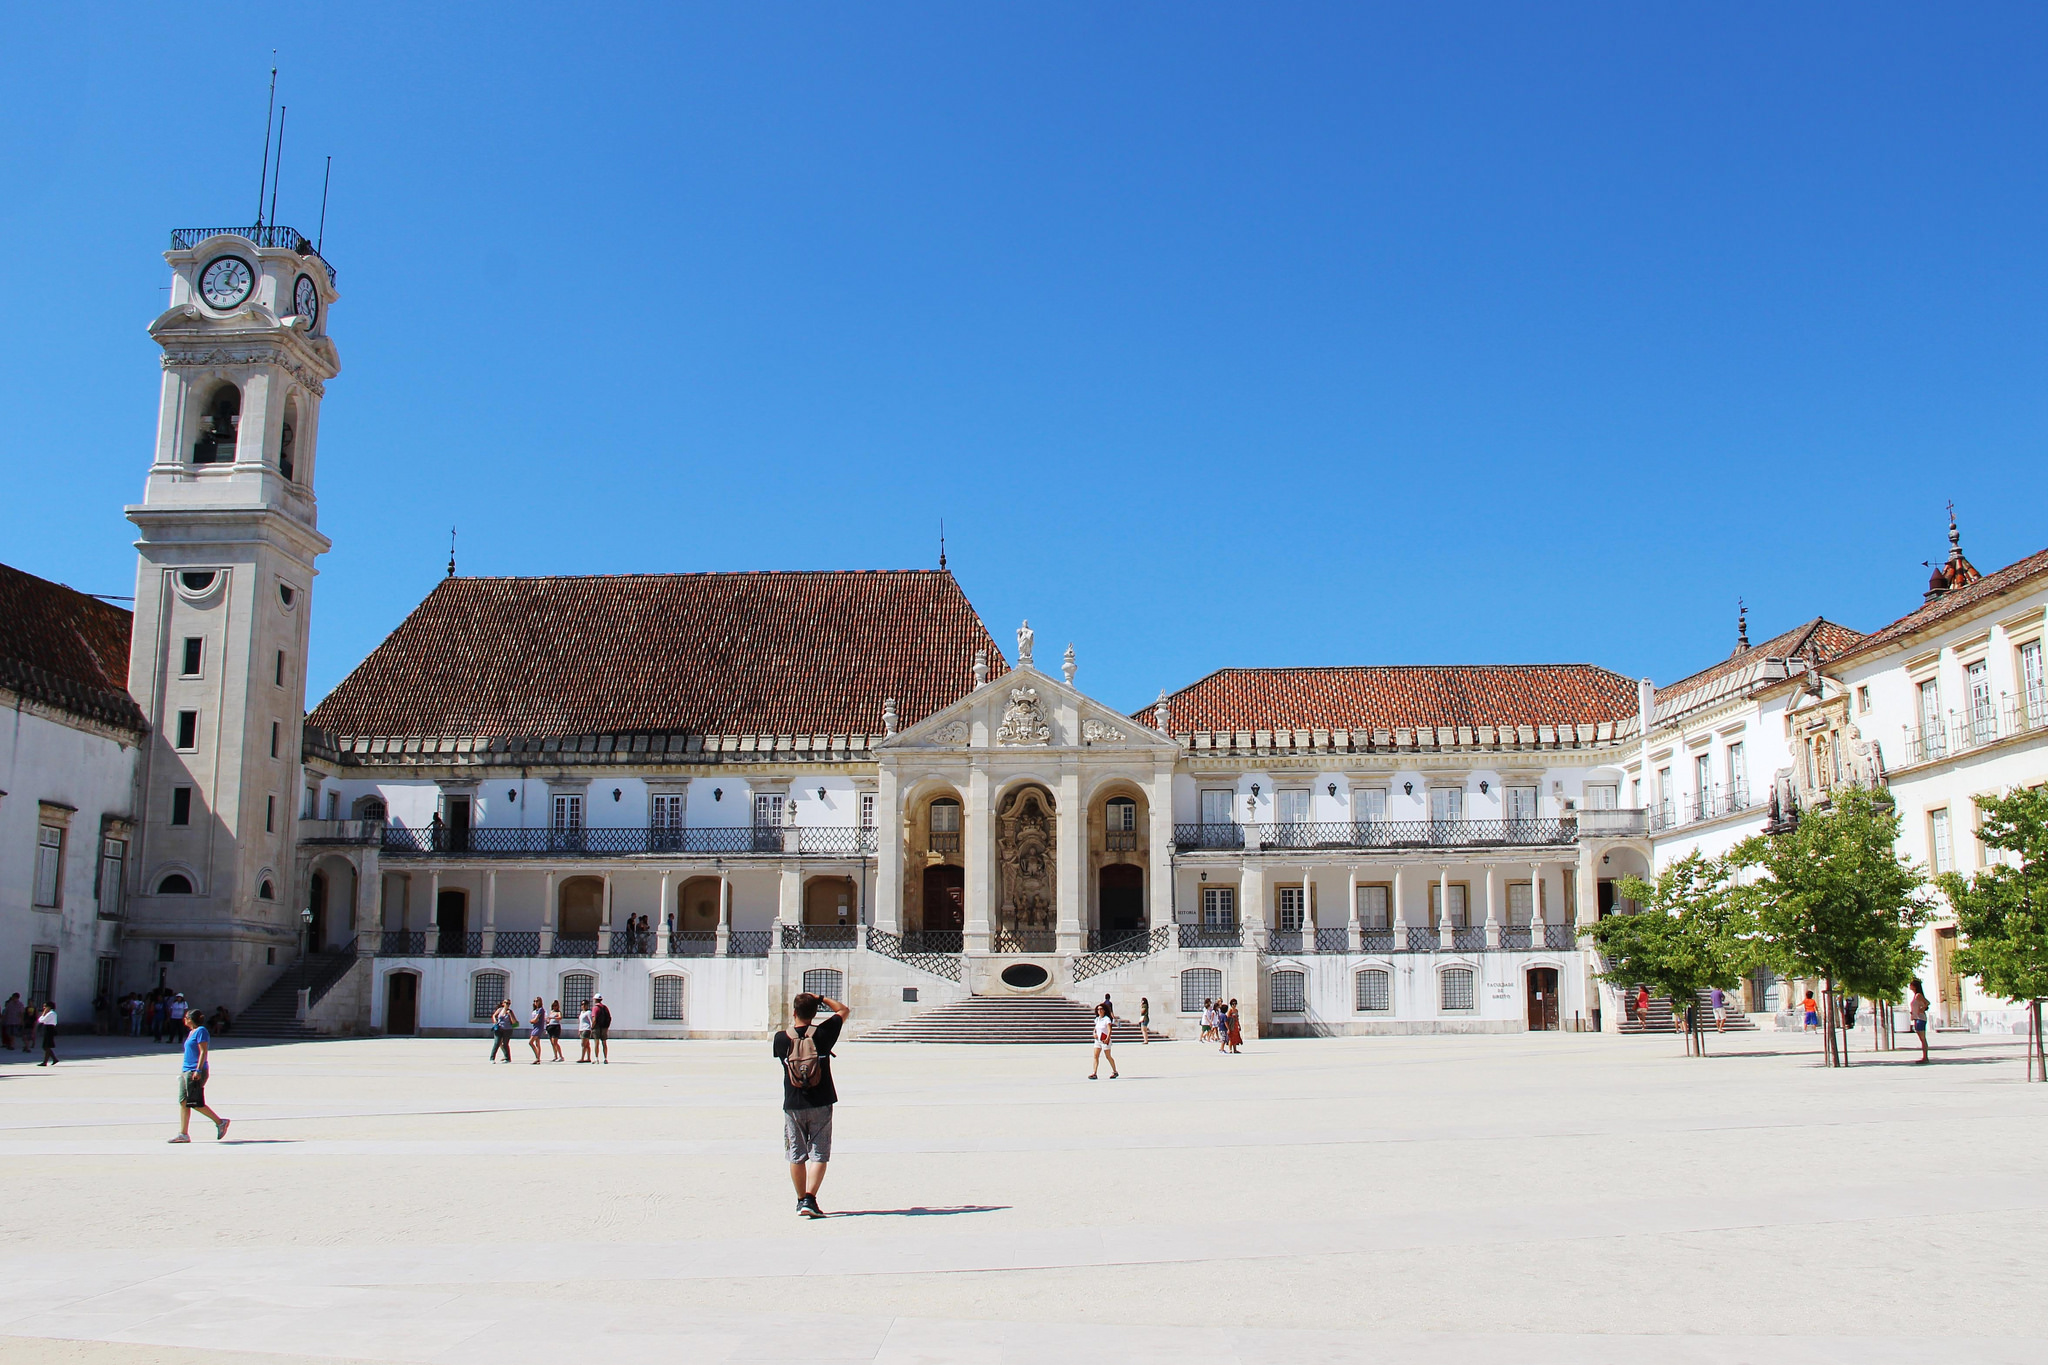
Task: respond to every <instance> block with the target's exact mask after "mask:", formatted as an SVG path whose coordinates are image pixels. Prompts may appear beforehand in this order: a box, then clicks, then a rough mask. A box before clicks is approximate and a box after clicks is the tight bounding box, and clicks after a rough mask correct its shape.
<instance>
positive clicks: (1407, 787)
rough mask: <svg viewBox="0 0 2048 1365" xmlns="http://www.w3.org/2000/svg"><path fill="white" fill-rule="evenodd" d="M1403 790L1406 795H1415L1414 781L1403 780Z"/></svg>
mask: <svg viewBox="0 0 2048 1365" xmlns="http://www.w3.org/2000/svg"><path fill="white" fill-rule="evenodd" d="M1401 791H1402V793H1403V794H1404V795H1407V796H1413V795H1415V784H1414V783H1413V782H1403V783H1402V784H1401Z"/></svg>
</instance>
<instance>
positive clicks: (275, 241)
mask: <svg viewBox="0 0 2048 1365" xmlns="http://www.w3.org/2000/svg"><path fill="white" fill-rule="evenodd" d="M223 233H227V234H231V235H233V236H236V237H242V238H246V239H247V240H248V241H249V243H250V244H251V245H253V246H259V247H265V248H271V247H277V248H282V249H283V250H285V251H296V252H298V253H299V254H300V255H301V256H311V257H312V258H313V259H314V260H316V261H318V262H320V264H321V265H322V266H323V267H324V268H325V269H326V271H327V283H328V284H329V285H332V284H333V283H334V282H335V275H334V264H333V262H331V261H329V260H328V259H327V258H326V257H325V256H322V255H321V254H320V252H319V250H318V249H317V248H316V247H315V246H314V245H313V242H312V240H311V239H310V238H308V237H307V236H306V234H305V233H303V232H301V231H299V230H298V229H297V228H292V227H285V226H283V225H281V224H277V223H258V224H256V225H254V226H253V227H219V228H172V229H171V250H173V251H184V250H186V249H187V248H189V247H195V246H198V245H199V244H200V243H201V242H203V241H205V240H206V239H207V238H208V237H218V236H221V235H222V234H223Z"/></svg>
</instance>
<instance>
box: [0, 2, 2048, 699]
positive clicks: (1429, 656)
mask: <svg viewBox="0 0 2048 1365" xmlns="http://www.w3.org/2000/svg"><path fill="white" fill-rule="evenodd" d="M596 8H597V7H588V6H579V7H574V10H575V12H569V11H567V10H565V9H563V8H562V7H552V8H548V9H540V8H535V7H530V6H523V5H510V6H504V7H500V8H499V9H498V10H497V11H496V12H495V13H492V14H490V15H488V16H483V15H480V14H479V13H476V12H473V11H475V9H476V7H465V11H466V12H460V13H456V12H447V13H439V14H436V13H433V12H427V11H423V10H422V9H421V8H419V7H416V6H413V5H404V6H391V7H388V8H385V9H383V10H381V12H380V11H379V10H378V8H377V7H374V6H371V5H351V6H348V7H346V8H345V9H342V10H334V11H329V10H323V9H321V8H319V7H305V6H299V7H291V6H284V7H276V6H273V7H268V8H263V7H259V8H255V9H248V8H244V9H239V10H236V11H234V12H233V13H232V15H229V14H228V13H227V12H225V11H223V12H221V13H219V14H201V13H199V12H197V11H188V10H180V9H177V8H175V7H171V8H165V7H161V6H152V7H147V8H144V7H140V6H136V7H130V8H127V9H120V10H116V9H109V8H104V7H66V6H40V7H25V6H14V7H11V8H10V9H9V10H8V11H7V14H6V16H5V18H4V20H0V53H4V55H0V62H4V67H0V69H4V71H5V80H4V81H0V130H4V146H0V156H4V157H5V164H4V166H0V187H4V192H0V240H4V244H5V249H6V259H8V260H10V261H11V262H13V270H12V272H11V275H12V280H13V284H12V287H11V288H10V290H9V291H8V294H7V298H8V303H7V305H6V309H5V314H4V317H5V321H6V324H7V325H6V326H5V327H4V328H0V404H4V410H5V412H6V415H7V420H6V421H4V422H0V453H4V455H5V468H6V469H7V470H8V471H9V477H10V480H11V486H10V496H9V497H7V498H6V499H5V500H4V503H0V560H4V561H5V562H7V563H10V564H14V565H16V566H19V567H21V568H24V569H27V570H29V571H31V572H34V573H38V574H42V575H44V576H46V577H51V578H56V579H59V580H62V581H64V582H67V583H70V584H72V585H74V586H76V587H79V588H83V589H87V590H91V591H101V592H112V593H128V592H132V591H133V590H134V589H133V586H132V585H133V581H134V567H133V553H132V550H131V549H130V541H131V540H132V528H131V527H130V526H129V525H128V523H127V522H126V521H125V520H124V519H123V518H122V516H121V510H120V509H121V507H122V505H123V504H124V503H126V502H129V501H133V500H134V499H136V498H137V497H139V495H140V492H141V487H142V477H143V471H144V468H145V466H146V463H147V459H148V453H149V449H150V442H151V436H152V430H153V421H154V413H155V406H156V401H157V384H158V368H157V363H156V354H157V353H156V350H155V347H154V346H153V344H152V343H151V342H150V341H149V339H148V337H147V336H146V335H145V333H144V330H143V329H144V326H145V324H146V323H147V322H148V321H149V319H150V318H151V317H152V316H153V315H154V314H155V312H156V311H157V310H158V309H159V308H160V307H161V305H162V302H163V299H164V294H163V292H162V287H163V285H164V283H165V280H166V271H165V269H164V266H163V262H162V260H161V257H160V256H159V254H158V253H159V252H160V251H161V250H162V249H163V247H164V246H165V245H166V234H167V232H168V230H169V229H171V228H173V227H179V226H198V225H212V224H221V223H240V222H247V221H249V220H250V219H251V218H252V217H253V214H254V207H255V196H256V181H257V171H258V162H259V158H260V153H261V142H262V133H263V101H264V87H265V83H266V80H267V70H268V67H269V65H270V49H271V48H272V47H273V46H274V47H276V48H277V49H279V58H278V60H279V63H280V65H281V66H282V68H283V73H282V75H281V77H280V81H279V90H280V96H281V98H282V99H283V100H284V101H285V102H286V103H288V104H289V106H290V109H291V113H290V119H289V124H288V132H287V141H286V147H285V170H284V183H283V193H282V198H281V200H280V203H279V207H280V214H279V216H280V218H281V219H282V220H283V221H286V222H289V223H292V224H295V225H297V226H299V227H300V228H301V229H302V230H306V231H311V230H312V229H313V227H314V223H315V219H316V218H317V216H318V211H319V188H320V186H319V180H320V166H321V158H322V157H323V156H324V155H326V154H329V153H332V154H333V156H334V158H335V163H334V191H333V202H332V206H331V209H330V212H329V215H328V222H327V246H328V249H329V255H330V256H331V257H332V259H333V260H334V262H335V263H336V265H337V266H338V268H339V270H340V272H341V276H340V283H341V288H342V291H343V298H342V301H341V302H340V303H339V304H338V305H337V306H336V307H335V309H334V311H333V315H332V321H333V331H334V335H335V337H336V340H337V342H338V344H339V346H340V349H341V353H342V357H343V363H344V371H343V374H342V376H341V377H340V378H339V379H338V380H337V381H335V382H334V383H333V384H331V385H330V386H329V388H328V399H327V404H326V409H325V414H324V419H323V426H324V430H323V438H322V450H321V466H320V486H319V495H320V508H321V525H322V528H323V529H324V530H325V531H326V532H327V533H328V534H329V535H330V536H332V537H333V540H334V546H335V548H334V550H333V552H332V553H330V554H329V555H328V556H327V557H326V558H325V559H324V560H323V561H322V565H321V568H322V576H321V578H320V579H319V582H318V585H317V588H316V591H315V606H316V615H315V629H314V646H313V669H312V673H313V689H312V692H313V695H314V696H316V697H317V696H318V695H320V694H321V693H322V692H324V691H325V690H326V689H327V688H329V687H331V686H333V685H334V684H335V683H336V682H338V681H339V680H340V678H341V677H342V676H343V675H344V674H345V673H346V672H347V671H348V669H349V668H350V667H352V666H353V665H354V663H355V662H357V661H358V660H359V659H360V658H361V657H362V656H363V655H364V654H365V653H366V652H367V651H369V650H370V649H371V648H373V647H374V646H375V645H376V643H377V642H378V641H379V640H380V639H381V638H383V636H384V635H385V633H386V632H388V631H389V630H390V629H391V628H392V627H393V626H395V625H396V624H397V623H398V621H399V620H400V619H401V618H402V617H403V616H404V614H405V613H406V612H407V611H408V610H409V609H410V608H411V607H412V606H413V605H414V604H415V603H416V602H417V601H418V600H419V599H420V597H421V596H423V595H424V594H425V593H426V592H427V591H428V590H429V589H430V588H431V587H432V586H433V584H434V581H435V579H436V578H437V577H438V576H439V575H440V573H441V571H442V566H443V563H444V561H445V560H446V558H447V549H448V546H447V531H448V526H449V525H450V523H451V522H453V523H459V524H460V526H461V529H462V535H461V549H460V557H461V567H462V570H463V571H464V572H465V573H476V574H549V573H562V574H569V573H610V572H627V571H666V570H695V569H753V568H842V567H878V568H893V567H920V566H929V565H931V564H933V563H934V562H935V561H936V559H937V533H938V523H939V519H940V518H941V517H944V518H945V521H946V527H947V531H948V535H949V548H950V556H951V563H952V566H953V568H954V570H955V572H956V573H957V574H958V575H959V578H960V581H961V583H962V585H963V586H964V587H965V588H966V590H967V593H968V595H969V596H970V597H971V599H972V600H973V601H974V603H975V604H976V606H977V607H978V608H979V609H980V610H981V612H982V615H983V618H984V619H985V620H986V621H987V622H988V624H989V626H990V628H991V629H992V630H994V631H995V633H996V635H997V638H998V639H999V640H1002V641H1003V642H1004V643H1005V646H1006V648H1007V645H1008V641H1009V639H1010V635H1009V632H1010V630H1011V629H1012V628H1013V627H1014V626H1015V624H1016V621H1017V619H1018V617H1020V616H1023V615H1027V614H1028V615H1029V616H1030V617H1031V620H1032V624H1033V625H1034V626H1035V627H1036V628H1037V630H1038V638H1039V643H1040V647H1041V650H1042V651H1043V652H1045V653H1047V654H1051V655H1057V654H1058V652H1059V651H1060V649H1061V648H1063V647H1064V646H1065V644H1066V642H1067V641H1068V640H1072V641H1074V642H1075V644H1076V646H1077V648H1078V651H1079V656H1080V663H1081V676H1080V681H1081V683H1082V685H1083V686H1084V687H1085V688H1088V689H1090V690H1092V691H1094V692H1096V693H1097V694H1099V695H1101V696H1103V697H1104V698H1105V699H1106V700H1109V701H1112V702H1114V703H1117V704H1119V705H1122V706H1126V707H1134V706H1137V705H1140V704H1142V703H1144V702H1146V701H1148V700H1150V698H1151V697H1152V696H1153V694H1154V693H1155V692H1156V691H1157V690H1158V689H1159V688H1160V687H1161V686H1169V687H1172V686H1179V685H1182V684H1184V683H1187V682H1189V681H1191V680H1193V679H1194V678H1196V677H1198V676H1200V675H1201V674H1203V673H1206V672H1208V671H1209V670H1210V669H1212V668H1216V667H1219V666H1223V665H1260V664H1316V663H1360V662H1388V663H1401V662H1432V661H1434V662H1491V661H1544V660H1582V659H1583V660H1590V661H1593V662H1597V663H1601V664H1605V665H1607V666H1609V667H1612V668H1616V669H1619V670H1622V671H1624V672H1627V673H1630V674H1637V675H1644V674H1647V675H1650V676H1653V677H1655V678H1657V679H1659V680H1663V681H1668V680H1670V679H1672V678H1674V677H1676V676H1678V675H1680V674H1683V673H1685V672H1689V671H1691V670H1692V669H1694V668H1696V667H1699V666H1701V665H1703V664H1704V663H1706V662H1709V661H1711V660H1712V659H1714V658H1716V657H1718V656H1720V655H1721V654H1723V653H1725V652H1726V650H1727V649H1728V647H1729V645H1730V643H1731V637H1732V634H1733V626H1734V614H1735V599H1736V597H1737V595H1738V594H1740V595H1742V596H1744V597H1746V598H1747V599H1748V601H1749V603H1750V605H1751V619H1752V621H1753V623H1754V626H1755V629H1756V630H1757V631H1759V632H1764V633H1768V632H1770V631H1773V630H1777V629H1782V628H1784V627H1786V626H1788V625H1790V624H1792V623H1793V622H1795V621H1797V620H1800V619H1803V618H1805V617H1807V616H1810V615H1813V614H1815V613H1823V614H1826V615H1828V616H1830V617H1832V618H1834V619H1837V620H1840V621H1842V622H1844V623H1846V624H1849V625H1852V626H1857V627H1860V628H1863V629H1871V628H1874V627H1875V626H1877V625H1878V624H1880V623H1882V622H1884V621H1887V620H1890V619H1891V618H1893V617H1894V616H1896V615H1898V614H1900V613H1901V612H1903V611H1905V610H1907V609H1908V608H1909V607H1910V606H1911V605H1912V604H1913V603H1914V602H1916V601H1917V600H1918V594H1919V590H1920V588H1921V587H1922V586H1923V585H1924V582H1925V571H1924V570H1923V569H1921V568H1920V562H1921V561H1922V560H1924V559H1927V558H1929V557H1933V556H1937V555H1938V554H1939V553H1940V552H1941V551H1942V550H1944V549H1945V548H1946V546H1945V540H1944V529H1945V526H1944V521H1943V510H1942V509H1943V504H1944V503H1945V502H1946V501H1947V500H1948V499H1950V498H1953V499H1955V501H1956V502H1957V504H1958V508H1959V511H1960V514H1961V518H1962V524H1963V530H1964V547H1965V549H1966V550H1968V551H1969V552H1970V553H1971V554H1972V556H1973V557H1974V558H1975V560H1976V562H1977V564H1978V565H1979V567H1981V568H1985V569H1987V570H1988V569H1990V568H1992V567H1994V566H1997V565H2000V564H2004V563H2007V562H2009V561H2010V560H2012V559H2014V558H2017V557H2019V556H2020V555H2023V554H2027V553H2030V552H2032V551H2034V550H2038V549H2040V548H2042V546H2043V545H2044V544H2048V517H2044V516H2043V515H2042V508H2043V505H2044V504H2043V494H2044V492H2048V459H2044V458H2043V450H2044V436H2048V390H2044V385H2043V378H2044V373H2048V370H2044V363H2043V362H2044V360H2048V334H2044V329H2048V251H2044V246H2048V233H2044V226H2048V224H2044V221H2043V220H2044V210H2048V185H2044V172H2048V157H2044V150H2048V148H2044V141H2048V109H2044V104H2048V80H2044V75H2048V60H2044V59H2048V10H2043V9H2042V7H2040V6H2039V5H2010V6H1999V5H1990V4H1981V5H1969V6H1914V7H1900V6H1886V5H1870V4H1855V5H1842V6H1839V7H1833V8H1823V7H1819V6H1801V5H1791V6H1788V5H1782V4H1775V3H1773V4H1762V5H1754V6H1747V7H1745V6H1738V5H1714V6H1674V5H1630V4H1614V5H1606V6H1578V7H1575V6H1565V5H1548V6H1527V5H1501V6H1464V7H1460V6H1452V5H1427V6H1413V5H1411V6H1403V7H1399V8H1367V7H1365V6H1362V5H1349V4H1347V5H1332V6H1328V7H1304V6H1282V5H1257V6H1249V5H1241V6H1229V7H1224V6H1194V5H1186V4H1179V3H1175V4H1170V5H1141V4H1120V5H1113V6H1112V5H1100V4H1089V5H1073V6H1065V5H1054V4H1044V5H1029V6H1024V5H1004V6H968V5H958V4H945V5H933V6H929V7H924V8H909V7H877V6H865V5H844V6H841V5H834V6H825V5H811V6H799V5H783V6H766V5H731V6H722V7H702V6H696V7H687V8H683V7H673V6H650V7H648V8H646V9H644V10H640V11H637V12H630V11H622V10H612V11H610V12H605V13H593V12H591V11H592V10H594V9H596ZM963 667H964V663H963Z"/></svg>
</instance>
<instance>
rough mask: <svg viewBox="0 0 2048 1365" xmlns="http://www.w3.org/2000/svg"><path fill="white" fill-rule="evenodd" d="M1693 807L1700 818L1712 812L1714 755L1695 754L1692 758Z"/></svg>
mask: <svg viewBox="0 0 2048 1365" xmlns="http://www.w3.org/2000/svg"><path fill="white" fill-rule="evenodd" d="M1692 792H1693V809H1694V810H1696V811H1697V812H1698V813H1699V814H1700V816H1701V817H1702V818H1704V817H1706V816H1709V815H1712V814H1713V813H1714V756H1713V755H1712V754H1697V755H1695V756H1694V757H1693V760H1692Z"/></svg>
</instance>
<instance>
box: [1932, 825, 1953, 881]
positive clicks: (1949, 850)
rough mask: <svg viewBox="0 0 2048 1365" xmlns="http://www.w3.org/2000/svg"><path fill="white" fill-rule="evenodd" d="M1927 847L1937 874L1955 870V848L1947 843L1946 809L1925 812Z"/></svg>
mask: <svg viewBox="0 0 2048 1365" xmlns="http://www.w3.org/2000/svg"><path fill="white" fill-rule="evenodd" d="M1927 848H1928V855H1929V857H1930V858H1931V859H1932V860H1933V863H1934V871H1935V873H1936V874H1937V875H1939V874H1941V873H1943V872H1953V871H1955V870H1956V858H1955V850H1954V848H1953V847H1952V846H1951V844H1950V843H1949V836H1948V812H1947V811H1946V810H1931V811H1929V812H1927Z"/></svg>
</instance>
